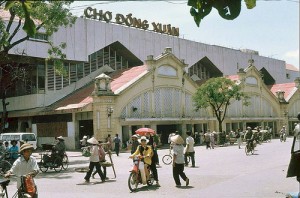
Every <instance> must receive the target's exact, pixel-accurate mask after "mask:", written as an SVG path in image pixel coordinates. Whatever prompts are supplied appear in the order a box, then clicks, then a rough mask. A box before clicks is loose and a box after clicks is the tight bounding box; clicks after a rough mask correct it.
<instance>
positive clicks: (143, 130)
mask: <svg viewBox="0 0 300 198" xmlns="http://www.w3.org/2000/svg"><path fill="white" fill-rule="evenodd" d="M135 133H136V134H138V135H140V136H144V135H146V134H147V133H150V134H151V135H155V134H156V133H155V131H154V130H153V129H150V128H139V129H138V130H136V131H135Z"/></svg>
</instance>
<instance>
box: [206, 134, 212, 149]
mask: <svg viewBox="0 0 300 198" xmlns="http://www.w3.org/2000/svg"><path fill="white" fill-rule="evenodd" d="M204 140H205V144H206V149H208V148H210V149H211V147H210V134H209V131H207V132H206V133H205V134H204Z"/></svg>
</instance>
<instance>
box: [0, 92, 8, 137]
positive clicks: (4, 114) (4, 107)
mask: <svg viewBox="0 0 300 198" xmlns="http://www.w3.org/2000/svg"><path fill="white" fill-rule="evenodd" d="M2 96H3V97H2V108H3V112H2V116H1V128H0V133H4V131H5V124H6V122H7V115H8V112H7V110H6V106H7V105H8V104H9V103H8V102H5V100H6V92H5V91H4V93H3V95H2Z"/></svg>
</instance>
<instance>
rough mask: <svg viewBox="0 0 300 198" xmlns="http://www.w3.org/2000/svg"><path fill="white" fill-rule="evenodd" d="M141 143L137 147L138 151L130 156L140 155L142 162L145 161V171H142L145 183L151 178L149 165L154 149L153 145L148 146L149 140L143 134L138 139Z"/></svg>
mask: <svg viewBox="0 0 300 198" xmlns="http://www.w3.org/2000/svg"><path fill="white" fill-rule="evenodd" d="M138 141H139V143H140V145H139V146H138V147H137V149H136V151H135V152H134V153H133V154H132V155H130V156H129V158H131V159H132V158H134V157H135V156H139V158H140V159H141V161H142V162H144V172H142V171H141V176H142V182H143V184H144V185H145V184H146V182H147V180H148V179H149V171H148V166H150V165H151V163H152V161H151V158H152V156H153V151H152V148H151V146H148V145H147V143H148V142H149V140H148V139H147V138H146V137H145V136H142V137H141V138H140V139H138Z"/></svg>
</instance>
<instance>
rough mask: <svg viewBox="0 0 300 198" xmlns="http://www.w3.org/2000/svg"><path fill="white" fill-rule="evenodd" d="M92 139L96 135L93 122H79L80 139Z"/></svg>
mask: <svg viewBox="0 0 300 198" xmlns="http://www.w3.org/2000/svg"><path fill="white" fill-rule="evenodd" d="M85 135H86V136H88V138H91V137H92V136H93V135H94V127H93V120H79V139H80V140H81V139H82V138H83V136H85Z"/></svg>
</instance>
